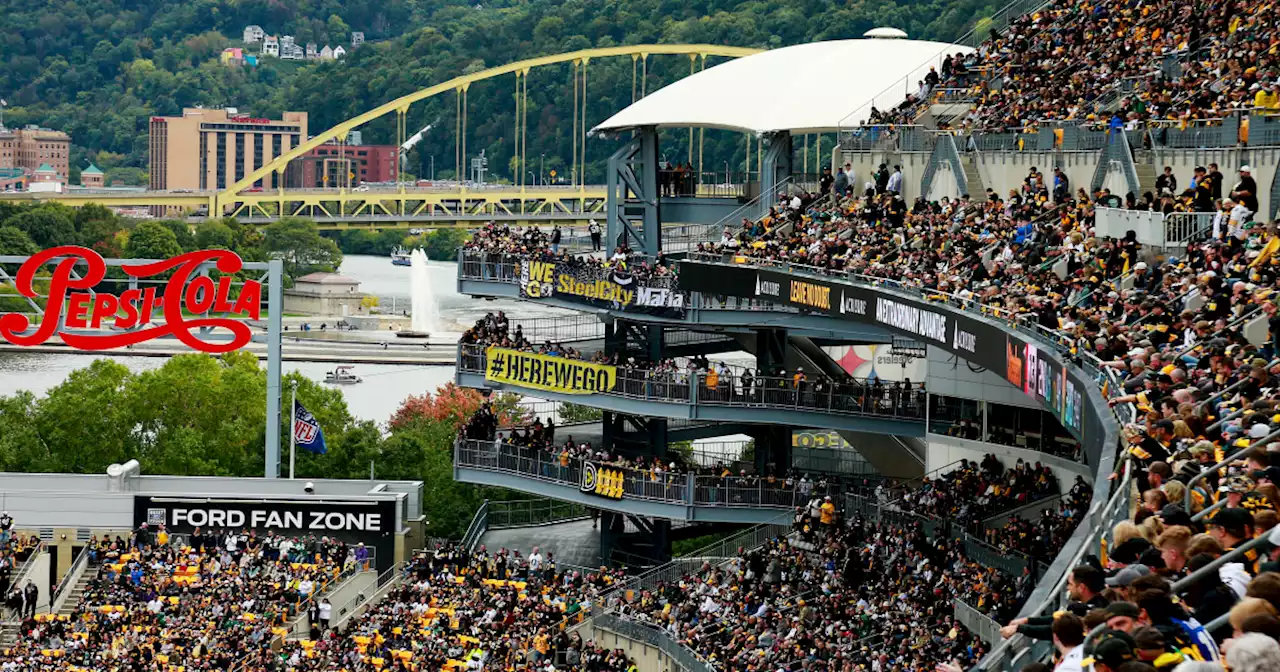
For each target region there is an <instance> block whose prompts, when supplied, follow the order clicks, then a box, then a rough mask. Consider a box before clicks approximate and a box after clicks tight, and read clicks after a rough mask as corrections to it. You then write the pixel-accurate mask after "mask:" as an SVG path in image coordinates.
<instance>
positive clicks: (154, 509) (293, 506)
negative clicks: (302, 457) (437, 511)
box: [133, 481, 398, 567]
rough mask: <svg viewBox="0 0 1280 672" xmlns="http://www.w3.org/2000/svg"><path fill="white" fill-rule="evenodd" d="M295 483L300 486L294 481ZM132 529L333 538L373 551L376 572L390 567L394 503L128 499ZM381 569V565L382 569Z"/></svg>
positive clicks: (180, 532)
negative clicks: (145, 527)
mask: <svg viewBox="0 0 1280 672" xmlns="http://www.w3.org/2000/svg"><path fill="white" fill-rule="evenodd" d="M299 483H301V481H299ZM133 522H134V527H135V528H136V527H138V526H140V525H142V524H143V523H147V526H148V527H149V528H151V529H152V530H155V529H156V528H158V527H159V526H160V524H162V523H163V524H164V526H165V529H167V530H168V531H169V533H170V534H190V533H192V532H194V531H195V529H196V528H200V529H201V531H203V532H206V533H208V532H224V533H225V532H227V531H235V532H245V531H249V532H257V533H258V536H259V537H261V536H262V535H263V534H265V533H266V532H275V533H276V534H279V535H281V536H284V537H290V538H294V539H302V538H305V537H310V536H314V537H315V538H316V539H319V538H320V537H329V538H335V537H336V538H338V539H341V540H343V541H345V542H347V543H348V544H353V545H354V544H358V543H361V542H363V543H364V545H365V546H368V547H370V548H374V549H377V552H376V555H377V561H378V565H379V566H380V567H383V566H385V567H390V566H391V565H392V564H393V563H394V558H393V556H394V554H395V534H396V531H397V526H398V523H397V520H396V505H395V502H394V501H390V500H386V501H345V502H344V501H333V500H327V501H310V500H305V499H285V500H270V499H264V500H249V499H218V498H207V497H190V498H186V497H152V496H147V495H137V496H135V497H134V498H133ZM384 563H385V565H384Z"/></svg>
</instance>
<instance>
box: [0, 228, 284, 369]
mask: <svg viewBox="0 0 1280 672" xmlns="http://www.w3.org/2000/svg"><path fill="white" fill-rule="evenodd" d="M210 265H212V267H213V268H214V269H216V270H217V271H218V273H219V274H220V275H219V277H217V278H216V279H215V278H214V277H211V276H209V275H206V274H203V273H202V269H205V268H208V267H209V266H210ZM46 267H51V271H49V272H48V274H47V275H46V274H42V272H43V271H44V270H45V269H46ZM120 268H121V269H122V270H123V271H124V273H125V275H126V276H127V277H128V278H136V279H138V280H145V279H152V278H165V282H164V284H148V285H146V286H145V288H144V287H143V286H139V287H137V288H135V289H128V290H126V291H124V292H121V293H120V294H111V293H108V292H102V291H93V290H94V288H95V287H97V286H98V285H99V284H100V283H102V281H103V280H104V279H105V278H106V275H107V263H106V261H105V260H104V259H103V258H102V255H100V254H98V253H97V252H95V251H93V250H91V249H89V248H87V247H79V246H75V245H64V246H61V247H55V248H51V249H48V250H45V251H43V252H41V253H39V254H35V255H32V256H31V257H30V258H28V259H27V261H26V262H25V263H23V264H22V267H21V268H20V269H19V270H18V273H17V276H16V277H15V281H14V288H15V289H16V290H17V292H18V293H19V294H21V295H22V296H24V297H26V298H28V299H31V300H39V299H40V298H43V297H47V298H46V302H45V304H44V314H43V315H42V316H41V318H40V320H39V322H38V323H36V324H35V328H34V329H33V328H32V326H33V325H32V320H31V318H30V317H28V316H27V315H23V314H21V313H5V314H4V315H0V339H3V340H4V341H6V342H8V343H11V344H13V345H19V346H34V345H42V344H44V343H46V342H47V341H48V340H49V339H50V338H52V337H53V336H54V334H57V335H58V336H59V337H60V338H61V339H62V341H63V342H64V343H66V344H67V345H69V346H71V347H73V348H76V349H77V350H109V349H112V348H122V347H126V346H130V345H137V344H138V343H143V342H146V341H150V340H152V339H156V338H160V337H162V336H173V337H174V338H176V339H177V340H178V341H180V342H182V344H183V345H186V346H187V347H189V348H192V349H193V350H198V351H200V352H207V353H210V354H221V353H225V352H231V351H233V350H238V349H239V348H241V347H243V346H244V345H246V344H248V343H249V341H250V340H252V338H253V332H252V330H251V329H250V328H249V325H248V324H245V322H244V320H245V319H249V320H256V319H259V317H260V316H261V312H262V308H261V303H262V283H261V282H259V281H257V280H244V281H243V282H242V283H240V286H239V288H238V289H239V291H238V292H233V291H232V290H233V285H234V284H235V282H236V280H235V278H234V277H233V276H234V274H235V273H238V272H239V271H240V270H241V269H242V268H244V262H243V261H241V259H240V257H239V255H237V254H235V253H234V252H231V251H228V250H201V251H197V252H188V253H186V254H181V255H178V256H176V257H173V258H172V259H167V260H165V261H146V262H139V263H133V264H123V265H121V266H120ZM46 282H47V283H48V289H47V291H44V292H39V291H37V290H38V285H43V283H46ZM209 313H218V314H220V315H222V317H205V315H208V314H209ZM65 329H83V330H92V329H101V330H103V333H75V332H70V331H65ZM210 329H225V330H227V331H229V332H230V333H231V338H230V339H229V340H218V341H211V340H205V339H204V338H202V337H201V334H200V333H197V332H198V331H201V330H204V331H207V330H210Z"/></svg>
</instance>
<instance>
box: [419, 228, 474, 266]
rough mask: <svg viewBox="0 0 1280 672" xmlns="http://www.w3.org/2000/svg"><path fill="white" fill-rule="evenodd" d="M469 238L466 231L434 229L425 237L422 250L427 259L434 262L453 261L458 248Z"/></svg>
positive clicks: (469, 235)
mask: <svg viewBox="0 0 1280 672" xmlns="http://www.w3.org/2000/svg"><path fill="white" fill-rule="evenodd" d="M470 238H471V234H470V233H468V232H467V230H466V229H436V230H435V231H432V232H431V233H430V234H428V235H427V236H426V240H425V241H424V242H425V245H424V246H423V250H424V251H425V252H426V253H427V258H428V259H433V260H435V261H455V260H457V258H458V248H460V247H462V245H463V244H464V243H466V242H467V240H469V239H470Z"/></svg>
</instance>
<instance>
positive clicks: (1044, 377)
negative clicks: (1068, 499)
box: [680, 261, 1102, 464]
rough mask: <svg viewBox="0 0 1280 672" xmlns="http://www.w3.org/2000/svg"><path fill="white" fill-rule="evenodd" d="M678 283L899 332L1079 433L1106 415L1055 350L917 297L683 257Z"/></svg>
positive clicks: (1093, 460)
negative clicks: (999, 378) (1005, 386)
mask: <svg viewBox="0 0 1280 672" xmlns="http://www.w3.org/2000/svg"><path fill="white" fill-rule="evenodd" d="M680 283H681V287H683V288H684V289H685V290H686V291H690V292H702V293H705V294H712V295H719V296H732V297H738V298H748V299H757V300H762V301H772V302H775V303H781V304H785V305H789V306H792V307H794V308H798V309H801V310H803V311H805V312H808V313H813V314H818V315H826V316H829V317H835V318H839V319H843V320H850V321H854V322H861V323H869V324H876V325H880V326H883V327H886V328H888V329H891V330H893V331H896V332H900V333H902V334H904V335H907V336H910V337H912V338H913V339H915V340H917V341H920V342H922V343H927V344H929V345H933V346H937V347H940V348H942V349H944V350H946V351H948V352H951V353H953V354H956V355H959V356H961V357H963V358H964V359H966V360H968V361H970V362H972V363H974V364H977V365H978V366H982V367H985V368H987V369H989V370H991V371H995V372H997V373H1001V374H1003V375H1004V377H1005V378H1006V379H1007V380H1008V381H1009V383H1010V384H1012V385H1014V386H1016V387H1018V388H1019V389H1021V390H1023V391H1024V392H1025V393H1026V394H1028V395H1029V396H1031V397H1033V398H1035V399H1036V400H1038V401H1039V402H1040V403H1041V404H1042V405H1043V406H1044V407H1045V408H1046V409H1047V410H1049V411H1051V412H1052V413H1053V414H1054V415H1056V416H1057V417H1058V419H1059V420H1061V422H1062V425H1063V426H1064V427H1066V428H1067V429H1068V430H1070V431H1071V432H1072V433H1073V434H1075V435H1076V437H1077V438H1082V436H1083V435H1087V434H1088V433H1089V432H1090V431H1096V432H1098V434H1097V435H1098V436H1099V437H1101V436H1102V433H1101V432H1102V430H1101V427H1102V423H1101V420H1100V419H1099V418H1097V417H1096V412H1095V411H1094V409H1093V406H1092V405H1091V404H1085V403H1084V395H1085V394H1086V389H1087V388H1086V386H1087V385H1089V384H1091V381H1088V380H1086V379H1078V378H1077V377H1076V376H1074V375H1071V374H1070V373H1068V370H1067V367H1065V366H1063V363H1062V362H1061V361H1060V360H1059V358H1058V355H1057V354H1056V353H1054V352H1049V351H1046V350H1043V349H1040V348H1039V347H1038V346H1036V345H1034V344H1031V343H1027V342H1025V341H1023V340H1022V339H1019V338H1017V337H1015V336H1011V335H1009V334H1007V333H1006V332H1005V331H1004V330H1003V329H1001V328H999V327H997V326H995V325H992V324H988V323H987V322H984V321H982V320H979V319H977V318H974V317H969V316H967V315H962V314H959V313H957V312H955V311H953V310H951V309H947V308H943V307H941V306H935V305H933V304H930V303H928V302H926V301H922V300H919V299H914V298H908V297H901V296H897V295H895V294H889V293H888V292H880V291H876V290H875V289H872V288H869V287H860V286H854V285H852V284H850V283H847V282H841V281H838V280H834V279H832V280H827V279H824V278H816V277H808V276H799V275H792V274H789V273H787V272H785V271H782V270H778V269H772V268H755V267H751V266H734V265H726V264H711V263H705V262H692V261H685V262H681V265H680ZM1086 406H1087V407H1088V408H1086ZM1081 443H1082V444H1083V445H1085V446H1086V451H1087V452H1088V455H1089V460H1090V464H1097V460H1098V458H1099V455H1097V454H1095V453H1097V451H1099V450H1100V446H1098V445H1097V444H1091V443H1090V442H1085V441H1083V440H1082V441H1081Z"/></svg>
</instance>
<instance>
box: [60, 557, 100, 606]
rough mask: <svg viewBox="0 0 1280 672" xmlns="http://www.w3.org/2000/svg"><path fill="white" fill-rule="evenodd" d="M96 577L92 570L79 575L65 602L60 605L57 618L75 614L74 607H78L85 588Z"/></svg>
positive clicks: (95, 572)
mask: <svg viewBox="0 0 1280 672" xmlns="http://www.w3.org/2000/svg"><path fill="white" fill-rule="evenodd" d="M97 575H98V572H97V571H96V570H95V569H93V568H86V569H85V571H84V572H83V573H82V574H80V579H79V580H77V581H76V583H75V585H73V586H71V591H70V592H69V593H67V599H66V601H64V602H63V603H62V607H61V608H59V609H58V615H59V616H66V617H68V618H70V617H71V615H72V614H73V613H74V612H75V610H76V607H78V606H80V598H81V597H82V596H83V595H84V591H85V588H87V587H88V585H89V582H90V581H92V580H93V579H94V578H95V577H97Z"/></svg>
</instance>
